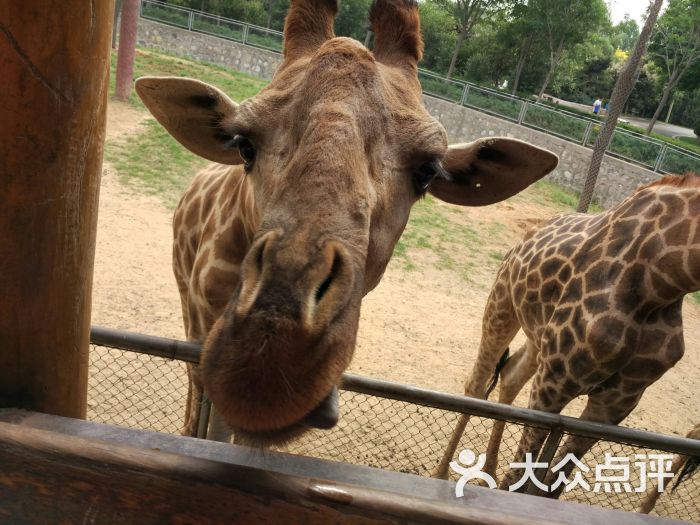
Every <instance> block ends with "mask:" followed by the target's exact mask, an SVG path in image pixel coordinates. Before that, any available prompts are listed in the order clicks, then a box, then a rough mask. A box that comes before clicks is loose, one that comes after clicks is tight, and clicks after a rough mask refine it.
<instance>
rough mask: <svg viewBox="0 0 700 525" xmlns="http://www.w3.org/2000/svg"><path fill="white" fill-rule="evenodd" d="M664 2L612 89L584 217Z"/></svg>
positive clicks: (654, 9)
mask: <svg viewBox="0 0 700 525" xmlns="http://www.w3.org/2000/svg"><path fill="white" fill-rule="evenodd" d="M662 4H663V0H654V4H653V5H652V6H651V8H650V9H649V15H648V16H647V19H646V22H645V24H644V27H643V28H642V31H641V33H640V34H639V38H638V39H637V43H636V44H635V46H634V50H633V51H632V54H631V55H630V57H629V59H628V60H627V63H626V64H625V66H624V67H623V68H622V71H620V75H619V76H618V78H617V82H615V87H614V88H613V92H612V96H611V97H610V105H609V106H608V108H609V109H608V111H607V113H606V115H605V122H604V123H603V126H602V128H601V130H600V133H599V134H598V138H597V139H596V141H595V145H594V146H593V155H592V156H591V164H590V166H589V167H588V173H587V174H586V180H585V182H584V185H583V189H582V190H581V198H580V199H579V202H578V207H577V209H576V211H578V212H580V213H585V212H586V211H588V208H589V206H590V205H591V200H592V199H593V190H594V188H595V184H596V181H597V180H598V173H599V172H600V166H601V164H602V163H603V155H604V154H605V150H607V149H608V145H609V144H610V140H611V139H612V136H613V133H614V132H615V127H616V126H617V119H618V118H619V116H620V114H621V113H622V108H623V107H624V106H625V104H626V103H627V100H628V99H629V96H630V94H631V93H632V90H633V89H634V86H635V84H636V83H637V78H638V76H637V73H638V71H639V68H640V67H641V64H642V57H643V56H644V53H645V52H646V48H647V44H648V43H649V38H650V37H651V32H652V29H653V27H654V24H655V23H656V19H657V17H658V16H659V11H660V10H661V5H662Z"/></svg>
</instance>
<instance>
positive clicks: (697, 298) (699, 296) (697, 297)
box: [689, 292, 700, 305]
mask: <svg viewBox="0 0 700 525" xmlns="http://www.w3.org/2000/svg"><path fill="white" fill-rule="evenodd" d="M689 297H690V299H691V301H693V302H695V304H697V305H700V292H693V293H691V294H690V295H689Z"/></svg>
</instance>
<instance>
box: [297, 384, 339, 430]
mask: <svg viewBox="0 0 700 525" xmlns="http://www.w3.org/2000/svg"><path fill="white" fill-rule="evenodd" d="M302 423H303V424H304V425H306V426H307V427H312V428H321V429H323V430H328V429H330V428H333V427H334V426H335V425H336V424H337V423H338V387H337V386H334V387H333V388H332V389H331V391H330V392H329V393H328V395H327V396H326V397H325V398H323V401H321V402H320V403H319V404H318V405H317V406H316V408H314V409H313V410H312V411H311V412H309V413H308V414H307V415H306V417H305V418H304V419H303V420H302Z"/></svg>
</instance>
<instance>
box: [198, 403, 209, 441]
mask: <svg viewBox="0 0 700 525" xmlns="http://www.w3.org/2000/svg"><path fill="white" fill-rule="evenodd" d="M210 414H211V401H209V398H208V397H206V396H205V397H204V399H202V406H201V407H200V409H199V421H197V437H198V438H200V439H207V429H208V428H209V415H210Z"/></svg>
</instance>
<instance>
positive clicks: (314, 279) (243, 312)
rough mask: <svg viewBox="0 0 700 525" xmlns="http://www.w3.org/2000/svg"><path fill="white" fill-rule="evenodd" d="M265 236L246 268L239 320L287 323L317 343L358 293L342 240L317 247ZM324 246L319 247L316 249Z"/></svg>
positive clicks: (274, 235) (279, 236)
mask: <svg viewBox="0 0 700 525" xmlns="http://www.w3.org/2000/svg"><path fill="white" fill-rule="evenodd" d="M304 244H305V243H304V242H303V239H298V238H288V239H285V238H284V237H283V236H282V234H281V232H279V231H272V232H269V233H267V234H265V235H263V236H262V237H261V238H260V239H258V240H257V241H256V242H255V243H254V245H253V246H252V248H251V250H250V252H249V253H248V255H247V256H246V260H245V261H244V263H243V269H242V275H241V291H240V294H239V297H238V301H237V305H236V310H235V312H236V317H238V319H240V320H243V319H245V318H249V317H251V316H254V317H258V318H259V317H260V316H261V315H262V316H263V317H267V318H268V319H270V320H272V319H274V318H279V317H283V318H285V321H286V322H290V321H292V322H295V323H297V324H298V326H297V328H298V330H299V335H303V336H307V337H318V336H320V335H322V333H323V331H324V330H325V329H326V328H327V327H328V326H329V325H330V324H331V323H332V322H333V320H334V319H335V317H336V316H337V315H338V313H339V312H340V311H342V310H343V309H344V308H345V307H346V306H347V304H348V302H349V300H350V297H351V295H352V291H353V289H354V287H355V275H354V271H353V265H352V260H351V258H350V255H349V253H348V250H347V249H346V248H345V246H344V245H343V244H342V243H341V242H339V241H337V240H327V241H325V242H323V243H318V242H316V243H314V246H313V247H312V248H315V249H304ZM319 244H320V247H318V248H317V246H318V245H319Z"/></svg>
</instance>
